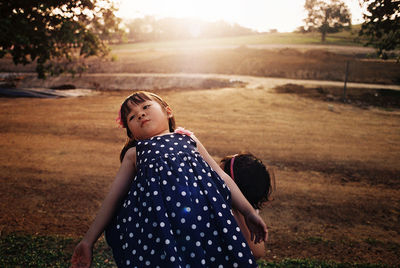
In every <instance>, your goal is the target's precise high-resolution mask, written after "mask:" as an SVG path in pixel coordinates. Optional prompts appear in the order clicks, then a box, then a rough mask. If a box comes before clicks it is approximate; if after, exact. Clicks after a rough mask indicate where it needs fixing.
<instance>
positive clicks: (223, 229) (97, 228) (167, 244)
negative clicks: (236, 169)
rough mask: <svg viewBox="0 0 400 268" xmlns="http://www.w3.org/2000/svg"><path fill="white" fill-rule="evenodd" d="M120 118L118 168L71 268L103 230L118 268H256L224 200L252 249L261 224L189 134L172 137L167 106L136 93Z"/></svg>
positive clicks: (86, 262)
mask: <svg viewBox="0 0 400 268" xmlns="http://www.w3.org/2000/svg"><path fill="white" fill-rule="evenodd" d="M120 120H121V124H122V126H123V127H124V128H126V131H127V135H128V138H129V141H128V143H127V144H126V146H125V147H124V149H123V150H122V152H121V159H122V162H121V167H120V169H119V171H118V173H117V175H116V178H115V180H114V182H113V183H112V185H111V189H110V191H109V193H108V194H107V196H106V198H105V200H104V202H103V204H102V206H101V207H100V210H99V212H98V214H97V216H96V218H95V220H94V222H93V223H92V225H91V226H90V228H89V230H88V231H87V233H86V234H85V236H84V237H83V239H82V241H81V242H80V243H79V244H78V245H77V246H76V248H75V251H74V254H73V256H72V260H71V261H72V267H89V266H90V264H91V259H92V250H93V245H94V243H95V242H96V240H97V239H98V238H99V236H100V235H101V233H102V232H103V230H105V231H106V239H107V242H108V244H109V245H110V246H111V248H112V250H113V255H114V259H115V262H116V263H117V265H118V266H119V267H256V266H257V264H256V262H255V260H254V257H253V255H252V253H251V251H250V249H249V247H248V245H247V243H246V240H245V239H244V237H243V235H242V233H241V231H240V228H239V227H238V225H237V223H236V221H235V219H234V217H233V215H232V213H231V202H232V206H233V207H234V208H235V209H236V210H238V211H240V213H241V214H242V215H243V217H244V219H245V222H246V224H247V227H248V229H249V231H250V236H251V240H252V241H254V243H259V242H261V241H265V239H266V238H267V228H266V225H265V223H264V222H263V220H262V219H261V217H260V216H259V215H258V214H257V213H256V211H255V210H254V209H253V207H252V206H251V205H250V204H249V202H248V201H247V200H246V198H245V197H244V196H243V194H242V193H241V192H240V190H239V188H238V187H237V186H236V184H235V183H234V182H233V181H232V179H231V178H230V177H229V176H228V175H227V174H226V173H225V172H223V171H222V169H221V168H220V167H219V165H218V164H217V163H216V162H215V161H214V160H213V159H212V157H211V156H210V155H209V154H208V152H207V151H206V149H205V148H204V147H203V145H202V144H201V143H200V142H199V140H198V139H197V138H196V137H195V136H194V135H193V134H191V133H189V132H187V131H182V130H181V131H178V133H174V132H173V131H174V128H175V120H174V116H173V112H172V110H171V108H170V107H169V106H168V105H167V103H166V102H165V101H163V100H162V99H161V98H160V97H158V96H157V95H155V94H152V93H149V92H136V93H134V94H132V95H131V96H129V97H128V98H127V99H126V100H125V101H124V102H123V104H122V106H121V111H120ZM227 186H228V187H227Z"/></svg>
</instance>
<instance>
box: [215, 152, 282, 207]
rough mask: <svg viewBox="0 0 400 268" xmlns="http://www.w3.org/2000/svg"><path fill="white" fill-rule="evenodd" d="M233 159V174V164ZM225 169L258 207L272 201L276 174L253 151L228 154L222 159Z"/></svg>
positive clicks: (253, 204) (250, 201)
mask: <svg viewBox="0 0 400 268" xmlns="http://www.w3.org/2000/svg"><path fill="white" fill-rule="evenodd" d="M233 158H235V160H234V161H233V176H232V174H231V164H232V159H233ZM221 164H222V166H223V170H224V171H225V172H226V173H227V174H228V175H230V176H231V177H232V178H233V179H234V181H235V183H236V185H237V186H238V187H239V189H240V191H241V192H242V193H243V195H244V196H245V197H246V199H247V200H248V201H249V203H250V204H251V205H252V206H253V207H254V208H256V209H260V208H261V207H262V204H263V203H264V202H266V201H271V200H272V198H271V194H272V192H273V191H274V188H275V175H274V173H273V171H272V170H271V169H270V170H269V169H267V167H266V166H265V165H264V164H263V163H262V161H261V160H260V159H258V158H257V157H255V156H254V155H252V154H251V153H241V154H238V155H231V156H226V157H224V158H223V159H222V160H221Z"/></svg>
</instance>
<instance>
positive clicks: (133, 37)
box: [124, 16, 257, 42]
mask: <svg viewBox="0 0 400 268" xmlns="http://www.w3.org/2000/svg"><path fill="white" fill-rule="evenodd" d="M124 25H125V27H126V38H127V39H128V41H129V42H148V41H160V40H163V41H164V40H178V39H190V38H213V37H227V36H239V35H249V34H255V33H257V32H256V31H254V30H252V29H249V28H246V27H243V26H240V25H239V24H230V23H227V22H225V21H217V22H205V21H202V20H196V19H183V18H163V19H156V18H154V17H152V16H146V17H144V18H136V19H132V20H126V21H124Z"/></svg>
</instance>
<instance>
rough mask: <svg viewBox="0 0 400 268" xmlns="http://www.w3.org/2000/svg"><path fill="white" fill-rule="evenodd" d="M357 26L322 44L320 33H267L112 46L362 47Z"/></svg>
mask: <svg viewBox="0 0 400 268" xmlns="http://www.w3.org/2000/svg"><path fill="white" fill-rule="evenodd" d="M358 28H359V27H357V26H355V27H354V28H353V29H352V30H350V31H343V32H339V33H334V34H328V35H327V37H326V41H325V42H324V43H322V42H321V35H320V34H319V33H306V34H302V33H265V34H255V35H246V36H236V37H223V38H208V39H189V40H174V41H163V42H143V43H127V44H120V45H112V46H111V48H112V50H119V49H157V48H182V47H205V46H209V47H214V46H241V45H262V44H313V45H318V44H321V45H323V44H324V45H343V46H362V44H361V43H360V42H357V41H356V40H357V38H358V35H357V33H358V30H357V29H358Z"/></svg>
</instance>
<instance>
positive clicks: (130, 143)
mask: <svg viewBox="0 0 400 268" xmlns="http://www.w3.org/2000/svg"><path fill="white" fill-rule="evenodd" d="M148 100H153V101H156V102H158V103H159V104H160V105H161V107H163V108H167V107H169V105H168V104H167V103H166V102H165V101H164V100H163V99H161V98H160V97H159V96H158V95H156V94H154V93H151V92H147V91H137V92H135V93H133V94H132V95H130V96H128V97H127V98H126V99H125V101H124V102H123V103H122V105H121V110H120V118H119V120H121V125H122V127H124V128H126V135H127V136H128V140H127V142H126V143H125V146H124V147H123V148H122V150H121V154H120V156H119V159H120V161H121V162H122V160H123V159H124V156H125V153H126V151H128V149H129V148H132V147H135V146H136V140H135V138H134V136H133V134H132V132H131V131H130V129H129V128H128V122H127V117H128V115H129V113H130V112H131V109H130V107H129V105H128V103H133V104H136V105H137V104H140V103H142V102H145V101H148ZM168 124H169V131H171V132H173V131H174V130H175V118H174V117H173V116H172V117H170V118H169V119H168Z"/></svg>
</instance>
